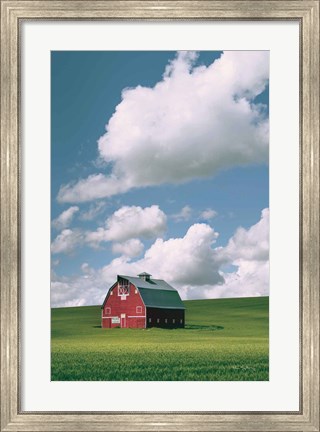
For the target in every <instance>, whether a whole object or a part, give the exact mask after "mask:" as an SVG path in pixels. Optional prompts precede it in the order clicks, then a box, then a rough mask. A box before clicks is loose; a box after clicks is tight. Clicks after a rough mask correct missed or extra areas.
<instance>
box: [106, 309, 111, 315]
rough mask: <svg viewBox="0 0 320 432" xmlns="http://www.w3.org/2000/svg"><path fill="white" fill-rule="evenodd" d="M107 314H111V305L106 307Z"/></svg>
mask: <svg viewBox="0 0 320 432" xmlns="http://www.w3.org/2000/svg"><path fill="white" fill-rule="evenodd" d="M106 314H107V315H110V314H111V307H107V308H106Z"/></svg>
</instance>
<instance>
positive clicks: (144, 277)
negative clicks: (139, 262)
mask: <svg viewBox="0 0 320 432" xmlns="http://www.w3.org/2000/svg"><path fill="white" fill-rule="evenodd" d="M138 276H139V278H140V279H142V280H144V281H147V282H150V277H151V274H149V273H146V272H143V273H140V274H138Z"/></svg>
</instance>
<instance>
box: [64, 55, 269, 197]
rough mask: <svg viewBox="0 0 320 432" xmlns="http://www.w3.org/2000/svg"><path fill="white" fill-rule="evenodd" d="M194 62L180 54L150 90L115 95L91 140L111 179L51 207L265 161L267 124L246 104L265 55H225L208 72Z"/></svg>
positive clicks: (75, 188)
mask: <svg viewBox="0 0 320 432" xmlns="http://www.w3.org/2000/svg"><path fill="white" fill-rule="evenodd" d="M195 58H196V54H195V53H193V52H180V53H178V55H177V58H176V59H175V60H174V61H172V62H171V63H170V64H169V65H168V66H167V68H166V71H165V74H164V76H163V79H162V80H161V81H160V82H158V83H157V84H156V85H155V86H154V87H153V88H147V87H142V86H137V87H135V88H129V89H125V90H123V92H122V101H121V102H120V103H119V105H118V106H117V107H116V110H115V112H114V114H113V115H112V117H111V118H110V120H109V122H108V124H107V125H106V133H105V134H104V135H103V136H102V137H101V138H100V139H99V141H98V148H99V153H100V157H101V158H102V159H104V161H105V162H106V163H108V164H110V167H112V171H111V174H110V175H104V174H103V173H99V174H96V175H91V176H89V177H88V178H87V179H82V180H80V181H79V182H77V183H73V184H67V185H64V186H63V187H61V189H60V191H59V194H58V200H59V201H61V202H82V201H88V200H92V199H95V198H103V197H108V196H112V195H115V194H119V193H123V192H125V191H128V190H130V189H131V188H135V187H142V186H150V185H159V184H165V183H182V182H186V181H189V180H192V179H194V178H202V177H211V176H213V175H215V174H216V173H217V172H218V171H220V170H221V169H225V168H229V167H232V166H239V165H247V164H252V163H267V161H268V133H269V124H268V119H267V118H265V114H264V112H263V109H262V107H261V105H258V104H254V103H253V100H254V98H255V96H257V95H258V94H260V93H261V92H262V91H263V90H264V89H265V87H266V84H267V81H268V77H269V54H268V52H266V51H226V52H225V53H223V55H222V56H221V58H220V59H218V60H216V61H214V62H213V63H212V64H211V65H209V66H208V67H206V66H198V67H194V61H195ZM128 131H130V133H128Z"/></svg>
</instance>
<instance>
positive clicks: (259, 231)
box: [223, 209, 269, 262]
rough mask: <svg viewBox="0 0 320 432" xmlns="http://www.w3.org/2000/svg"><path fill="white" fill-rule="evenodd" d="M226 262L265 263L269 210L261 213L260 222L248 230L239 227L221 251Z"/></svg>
mask: <svg viewBox="0 0 320 432" xmlns="http://www.w3.org/2000/svg"><path fill="white" fill-rule="evenodd" d="M223 256H224V259H225V260H226V261H232V262H237V261H238V260H239V259H241V260H244V261H266V260H268V259H269V209H264V210H262V212H261V219H260V221H259V222H258V223H257V224H255V225H253V226H252V227H251V228H249V229H248V230H246V229H244V228H242V227H240V228H238V229H237V231H236V232H235V234H234V236H233V237H232V238H231V239H230V240H229V242H228V244H227V246H226V247H225V248H224V250H223Z"/></svg>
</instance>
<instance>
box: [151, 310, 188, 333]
mask: <svg viewBox="0 0 320 432" xmlns="http://www.w3.org/2000/svg"><path fill="white" fill-rule="evenodd" d="M184 323H185V319H184V309H164V308H163V309H162V308H149V307H148V308H147V327H162V328H184Z"/></svg>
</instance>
